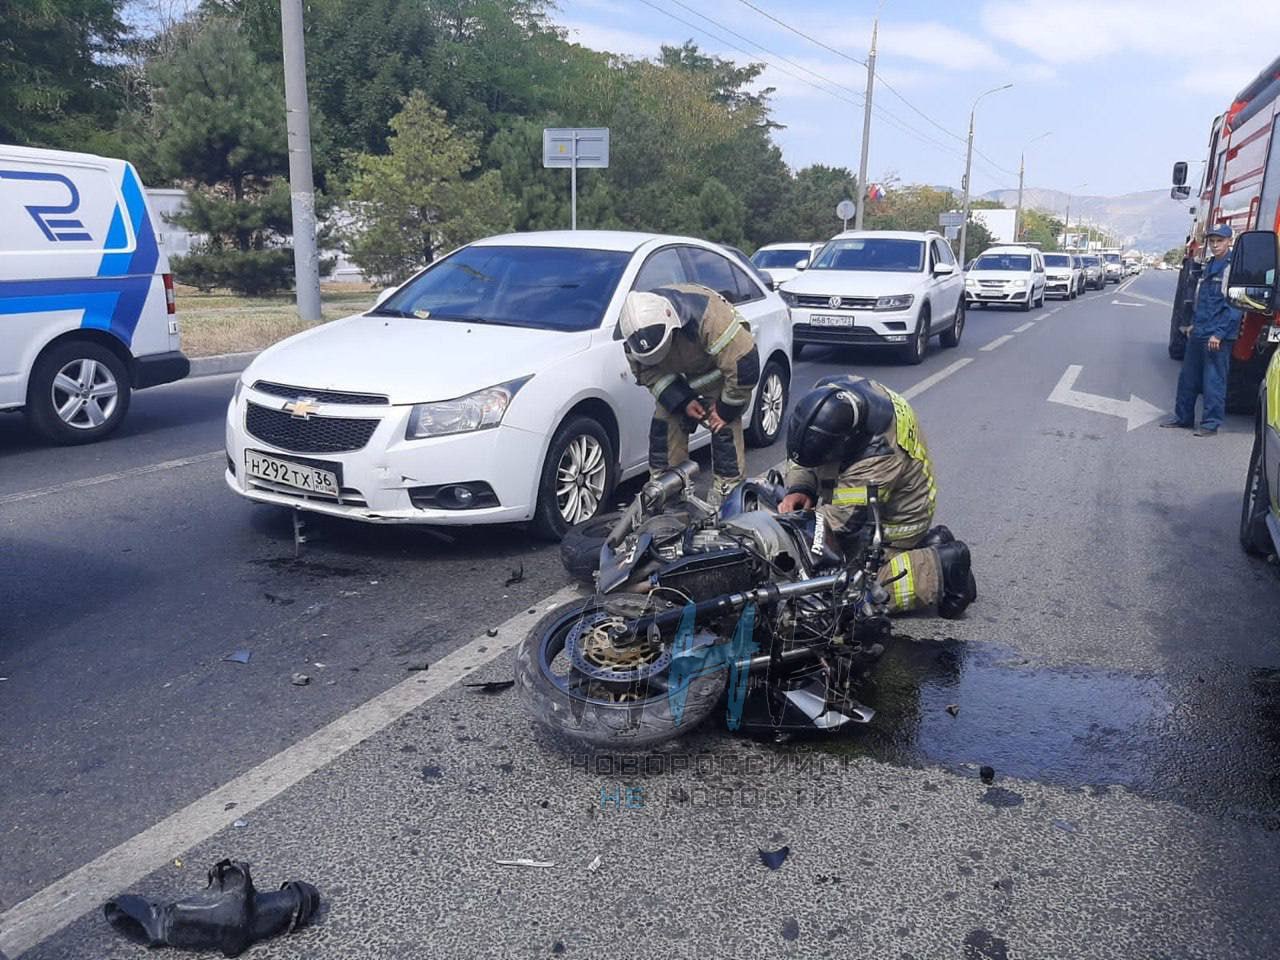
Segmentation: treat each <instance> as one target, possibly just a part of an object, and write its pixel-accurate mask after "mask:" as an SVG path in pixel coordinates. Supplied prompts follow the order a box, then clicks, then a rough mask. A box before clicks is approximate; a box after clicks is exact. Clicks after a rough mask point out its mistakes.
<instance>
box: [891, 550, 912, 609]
mask: <svg viewBox="0 0 1280 960" xmlns="http://www.w3.org/2000/svg"><path fill="white" fill-rule="evenodd" d="M898 574H902V576H901V577H900V578H899V579H897V580H894V581H893V583H891V584H890V585H889V586H891V587H892V588H893V605H894V607H896V608H897V609H898V610H902V611H905V610H910V609H911V608H912V607H913V606H914V605H915V599H916V578H915V575H914V574H913V573H912V571H911V556H910V554H906V553H900V554H898V555H897V556H896V557H894V558H893V559H892V560H890V561H889V576H888V577H887V578H886V579H888V580H893V578H894V577H897V576H898Z"/></svg>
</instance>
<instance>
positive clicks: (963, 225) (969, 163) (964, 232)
mask: <svg viewBox="0 0 1280 960" xmlns="http://www.w3.org/2000/svg"><path fill="white" fill-rule="evenodd" d="M1012 86H1013V84H1012V83H1006V84H1005V85H1004V86H1002V87H992V88H991V89H990V90H988V91H986V93H980V94H978V97H977V99H976V100H974V101H973V107H972V109H970V111H969V148H968V149H967V150H966V151H965V155H964V184H963V186H964V219H963V220H961V221H960V249H959V251H958V252H957V253H956V258H957V259H958V260H959V261H960V262H961V263H962V264H963V263H964V259H965V243H966V242H967V241H968V239H969V173H970V171H971V170H972V169H973V117H974V114H975V113H977V111H978V101H979V100H981V99H982V98H983V97H986V96H990V95H991V94H993V93H999V92H1000V91H1001V90H1008V89H1009V88H1010V87H1012ZM1014 239H1015V240H1016V239H1017V237H1016V236H1015V237H1014Z"/></svg>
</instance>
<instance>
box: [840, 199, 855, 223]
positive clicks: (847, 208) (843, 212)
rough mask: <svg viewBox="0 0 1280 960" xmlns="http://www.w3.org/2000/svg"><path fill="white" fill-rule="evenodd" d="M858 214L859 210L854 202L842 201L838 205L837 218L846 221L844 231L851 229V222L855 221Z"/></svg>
mask: <svg viewBox="0 0 1280 960" xmlns="http://www.w3.org/2000/svg"><path fill="white" fill-rule="evenodd" d="M857 212H858V208H857V207H856V206H854V203H853V201H852V200H841V201H840V202H839V203H837V204H836V216H837V217H839V218H840V219H841V220H843V221H844V229H845V230H848V229H849V221H850V220H852V219H853V215H854V214H855V213H857Z"/></svg>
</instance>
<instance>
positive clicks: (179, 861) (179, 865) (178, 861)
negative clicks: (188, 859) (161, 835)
mask: <svg viewBox="0 0 1280 960" xmlns="http://www.w3.org/2000/svg"><path fill="white" fill-rule="evenodd" d="M173 865H174V866H175V867H177V868H178V869H179V870H181V869H182V858H181V857H174V858H173Z"/></svg>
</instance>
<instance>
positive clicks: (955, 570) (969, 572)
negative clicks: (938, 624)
mask: <svg viewBox="0 0 1280 960" xmlns="http://www.w3.org/2000/svg"><path fill="white" fill-rule="evenodd" d="M935 549H936V550H937V551H938V562H939V563H940V564H941V566H942V597H941V599H939V600H938V616H940V617H944V618H946V619H947V620H955V619H956V618H957V617H959V616H960V615H961V614H962V613H964V611H965V608H966V607H967V606H969V604H971V603H973V601H974V600H977V599H978V584H977V581H975V580H974V579H973V569H972V567H971V566H970V560H969V548H968V546H966V545H965V542H964V541H963V540H955V541H953V542H951V543H944V544H942V545H941V546H939V547H936V548H935Z"/></svg>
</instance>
